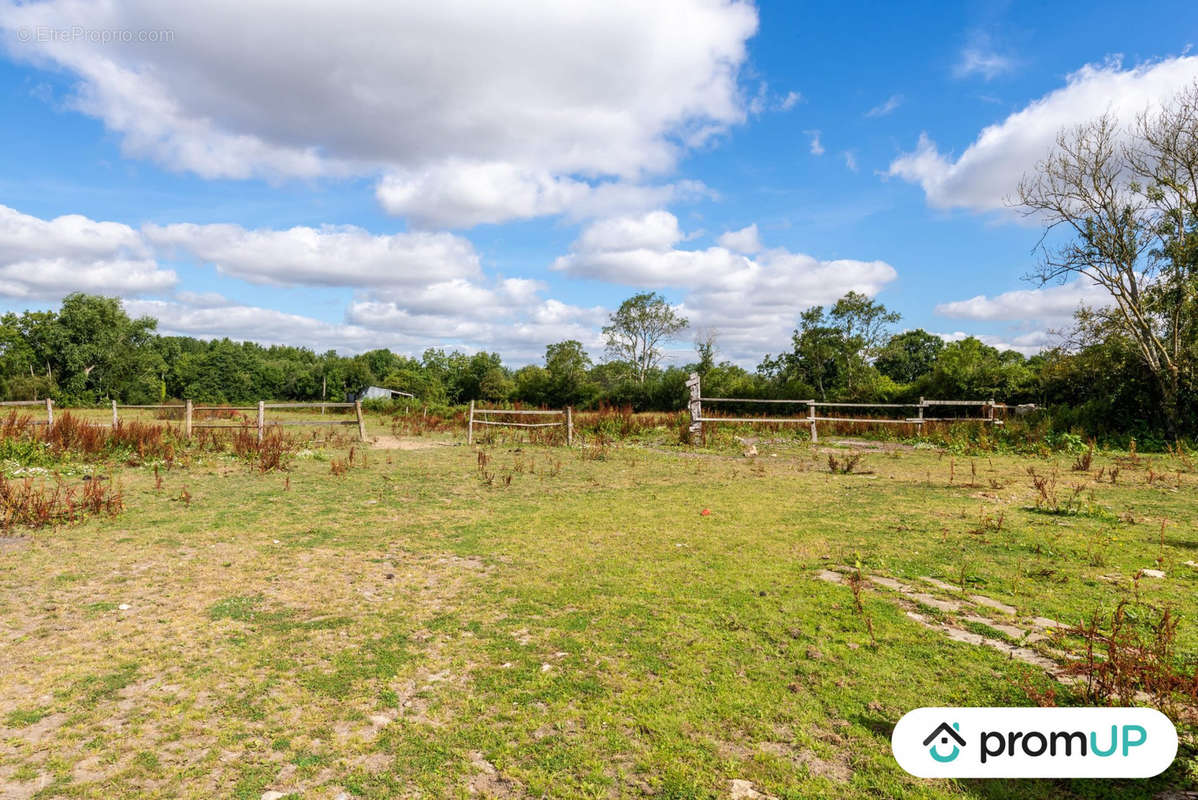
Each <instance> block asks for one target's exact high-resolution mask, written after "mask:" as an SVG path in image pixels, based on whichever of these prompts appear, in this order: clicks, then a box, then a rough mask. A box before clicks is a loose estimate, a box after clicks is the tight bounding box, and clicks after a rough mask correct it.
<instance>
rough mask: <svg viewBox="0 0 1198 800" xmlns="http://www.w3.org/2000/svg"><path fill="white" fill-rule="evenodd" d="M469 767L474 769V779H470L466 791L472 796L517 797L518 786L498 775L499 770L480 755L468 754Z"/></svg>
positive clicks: (518, 793) (518, 794) (509, 779)
mask: <svg viewBox="0 0 1198 800" xmlns="http://www.w3.org/2000/svg"><path fill="white" fill-rule="evenodd" d="M470 766H472V767H473V768H474V769H475V774H474V777H472V778H471V779H470V784H469V786H468V787H467V790H468V791H469V792H470V794H472V795H482V796H483V797H519V796H520V795H521V792H520V785H519V784H518V783H516V782H515V781H514V780H512V779H511V778H506V777H504V776H503V775H501V774H500V772H499V770H497V769H496V768H495V765H494V764H492V763H491V762H490V761H487V759H485V758H484V757H483V754H482V753H479V752H473V753H471V754H470Z"/></svg>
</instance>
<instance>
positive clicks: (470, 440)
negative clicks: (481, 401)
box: [466, 400, 474, 444]
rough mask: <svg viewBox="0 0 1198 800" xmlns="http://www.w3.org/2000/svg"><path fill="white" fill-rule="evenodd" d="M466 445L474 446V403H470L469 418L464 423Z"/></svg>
mask: <svg viewBox="0 0 1198 800" xmlns="http://www.w3.org/2000/svg"><path fill="white" fill-rule="evenodd" d="M466 444H474V401H473V400H471V401H470V418H469V419H468V420H467V421H466Z"/></svg>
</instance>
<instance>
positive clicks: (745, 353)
mask: <svg viewBox="0 0 1198 800" xmlns="http://www.w3.org/2000/svg"><path fill="white" fill-rule="evenodd" d="M650 217H652V219H650ZM749 230H754V226H749V228H746V229H742V230H741V231H737V232H735V234H736V236H737V238H739V239H741V240H747V239H748V236H747V235H745V234H746V232H747V231H749ZM616 231H619V232H637V231H640V232H644V231H654V232H657V235H655V236H650V235H627V234H622V235H615V234H613V232H616ZM754 234H755V230H754ZM684 238H685V237H684V236H683V234H682V232H681V231H680V230H679V229H678V226H677V220H676V219H673V215H672V214H668V213H667V212H656V213H655V214H653V215H646V216H645V217H640V218H631V219H623V220H605V221H603V222H602V223H595V224H594V225H592V226H591V227H589V228H588V229H586V230H584V231H583V233H582V235H581V236H580V237H579V239H578V241H577V242H575V244H574V246H573V248H572V250H571V252H570V253H569V254H568V255H565V256H561V257H559V258H558V259H557V260H556V261H555V262H554V264H553V269H554V270H557V271H559V272H564V273H567V274H569V275H572V276H575V277H582V278H592V279H596V280H602V281H607V282H609V283H618V284H623V285H627V286H632V287H636V288H651V289H665V288H677V289H681V290H683V299H682V303H681V306H680V310H681V311H682V313H683V314H684V315H686V316H688V317H689V318H690V321H691V324H692V325H694V326H700V327H708V328H713V329H716V330H718V331H719V332H720V346H721V349H722V350H723V351H724V352H726V353H728V354H729V356H730V357H732V358H734V359H739V360H745V361H752V360H753V359H759V358H760V357H761V355H762V354H763V353H764V352H766V351H768V350H776V349H777V348H780V347H784V346H785V345H786V342H788V341H789V337H790V332H791V331H792V330H793V328H794V326H795V323H796V321H797V319H798V316H799V313H800V312H801V311H802V310H803V309H805V308H808V307H810V306H812V305H823V304H827V303H831V302H834V301H835V300H836V299H838V298H839V297H841V296H843V295H844V294H845V293H846V292H848V291H858V292H862V293H864V294H867V295H870V296H873V295H875V294H877V293H878V292H879V291H881V289H882V288H883V287H885V285H886V284H888V283H889V282H891V281H893V280H894V279H895V277H897V273H896V272H895V270H894V268H893V267H891V266H890V265H889V264H887V263H885V262H883V261H856V260H851V259H838V260H833V261H821V260H819V259H816V258H813V257H811V256H808V255H804V254H801V253H792V252H790V251H788V250H786V249H783V248H774V249H767V250H763V251H761V252H759V253H757V254H756V255H754V256H753V257H751V258H750V257H748V256H747V255H743V254H741V253H737V252H734V251H733V250H732V249H731V248H729V247H726V246H718V247H709V248H707V249H704V250H679V249H677V248H675V247H674V245H675V244H676V243H677V242H679V241H682V240H683V239H684ZM754 238H755V237H754ZM744 243H745V241H741V242H740V244H744ZM724 244H728V242H727V241H721V245H724ZM757 244H758V246H760V242H757ZM753 363H756V362H755V361H754V362H753Z"/></svg>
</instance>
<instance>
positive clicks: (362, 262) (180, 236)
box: [143, 223, 481, 286]
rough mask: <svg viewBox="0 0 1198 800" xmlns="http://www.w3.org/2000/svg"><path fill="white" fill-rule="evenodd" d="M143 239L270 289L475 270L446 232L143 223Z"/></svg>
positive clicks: (393, 281)
mask: <svg viewBox="0 0 1198 800" xmlns="http://www.w3.org/2000/svg"><path fill="white" fill-rule="evenodd" d="M143 230H144V233H145V236H146V238H147V239H148V240H149V241H150V242H152V243H153V244H154V245H156V246H158V247H159V248H161V249H163V250H170V249H178V250H182V251H186V252H187V253H190V254H192V255H194V256H195V257H196V258H198V259H199V260H201V261H204V262H208V263H212V264H215V265H216V268H217V270H219V271H220V272H221V273H223V274H226V275H231V276H234V277H237V278H242V279H243V280H247V281H250V282H252V283H259V284H269V285H273V286H301V285H306V286H418V285H427V284H429V283H432V282H435V281H444V280H451V279H454V278H473V277H476V276H478V275H480V274H481V270H480V268H479V258H478V254H477V253H476V252H475V251H474V246H473V245H471V244H470V242H469V241H468V240H466V239H463V238H462V237H460V236H455V235H453V234H450V233H423V232H416V233H396V234H391V235H374V234H371V233H370V232H368V231H365V230H363V229H362V228H357V227H354V226H349V225H346V226H329V225H326V226H323V227H321V228H308V227H302V226H300V227H295V228H289V229H287V230H271V229H260V230H247V229H246V228H243V227H241V226H240V225H229V224H216V225H193V224H191V223H179V224H174V225H147V226H145V228H144V229H143Z"/></svg>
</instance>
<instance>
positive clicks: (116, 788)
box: [0, 418, 1198, 799]
mask: <svg viewBox="0 0 1198 800" xmlns="http://www.w3.org/2000/svg"><path fill="white" fill-rule="evenodd" d="M371 433H372V434H373V435H378V436H381V437H382V440H381V441H379V442H377V443H376V446H364V445H361V444H356V445H351V444H349V443H348V442H344V443H341V444H338V445H335V446H328V447H321V446H314V447H310V448H308V449H306V450H304V451H301V452H300V453H299V454H298V455H297V456H296V458H295V460H294V461H293V462H292V463H291V466H290V469H289V470H288V471H286V472H269V473H266V474H261V473H259V472H257V471H254V470H252V469H250V468H249V467H247V466H246V464H245V463H244V462H242V461H237V460H234V459H232V458H231V457H227V456H220V455H213V454H208V455H201V456H198V457H197V458H196V459H195V460H194V461H192V463H191V464H190V466H188V467H186V468H175V469H172V470H170V471H165V470H163V471H161V472H160V473H159V477H160V478H161V485H158V484H157V483H156V477H155V475H154V473H153V471H152V470H151V469H150V468H149V467H146V466H143V467H127V466H126V467H113V468H112V469H111V470H110V471H107V472H105V474H109V475H111V480H112V481H113V483H114V485H115V486H118V487H119V488H120V490H121V491H122V493H123V498H124V503H125V505H126V510H125V511H124V512H123V513H121V514H120V515H118V516H116V517H113V518H107V517H102V518H95V519H91V520H89V521H86V522H83V523H80V524H76V525H71V526H66V527H59V528H55V529H50V528H44V529H39V530H35V531H27V530H21V529H13V530H10V531H7V532H6V533H3V534H0V535H2V536H3V537H4V538H0V797H6V798H7V797H13V798H20V797H96V798H111V797H195V798H208V797H235V798H255V799H256V798H261V797H263V796H264V794H266V793H268V792H278V793H282V794H283V795H294V796H297V797H316V798H334V797H337V796H339V795H344V796H348V797H362V798H365V797H377V798H383V797H471V796H478V797H486V796H494V797H554V798H557V797H588V798H589V797H594V798H607V797H642V796H647V795H653V796H655V797H658V798H689V797H729V796H732V795H733V793H734V790H735V792H738V793H742V796H753V795H745V794H743V792H745V791H746V789H745V788H744V787H745V786H746V784H745V783H735V784H734V783H733V782H734V781H736V782H748V783H750V784H751V785H752V787H753V791H756V792H760V793H761V794H762V795H768V796H771V797H775V798H811V797H829V798H857V797H880V798H885V797H904V798H907V797H909V798H954V797H984V798H1000V797H1012V798H1015V797H1020V798H1022V797H1033V798H1046V799H1047V798H1058V797H1086V798H1090V797H1092V798H1100V797H1101V798H1132V797H1154V796H1158V795H1160V796H1168V795H1167V794H1164V795H1162V794H1161V793H1167V792H1169V791H1175V790H1179V789H1185V788H1191V789H1192V788H1193V787H1194V784H1195V782H1196V781H1198V758H1196V756H1195V753H1194V750H1193V741H1194V739H1193V733H1192V731H1193V728H1192V727H1189V729H1188V730H1189V731H1190V733H1188V734H1187V737H1186V738H1187V744H1186V745H1184V746H1183V750H1182V753H1181V755H1179V758H1178V760H1177V762H1176V763H1175V764H1174V766H1173V767H1172V768H1171V769H1170V770H1169V771H1168V772H1167V773H1165V774H1164V775H1163V776H1161V777H1159V778H1157V779H1154V780H1152V781H1147V782H1143V781H1140V782H1122V783H1120V782H1109V781H1101V782H1100V781H1063V782H1048V781H956V782H953V781H926V780H919V779H916V778H913V777H910V776H908V775H907V774H906V773H904V772H903V771H902V770H900V769H899V767H898V766H897V765H896V764H895V762H894V761H893V759H892V757H891V756H890V746H889V735H890V731H891V729H892V727H893V725H894V723H895V722H896V721H897V720H898V719H899V717H900V716H902V714H904V713H905V712H906V711H908V710H910V709H912V708H916V707H919V706H928V705H1027V704H1032V703H1034V702H1036V699H1037V698H1038V699H1039V700H1040V701H1044V698H1045V697H1046V696H1047V695H1048V694H1049V693H1051V692H1053V691H1055V693H1056V696H1055V700H1056V702H1058V703H1079V702H1081V699H1080V696H1079V695H1078V687H1076V686H1067V685H1063V684H1059V683H1056V682H1055V681H1054V680H1053V679H1052V678H1050V677H1049V676H1048V674H1047V673H1046V672H1045V669H1044V668H1043V667H1042V666H1036V665H1034V664H1028V663H1025V662H1024V661H1021V660H1019V659H1018V658H1013V657H1012V656H1011V655H1010V654H1009V653H1008V652H1006V651H1004V650H1002V649H999V648H997V647H993V646H985V645H978V644H976V643H972V642H971V641H958V640H954V638H953V637H951V636H948V635H946V631H954V630H955V631H962V630H964V631H968V632H972V633H973V634H974V635H975V636H977V637H982V636H985V637H986V639H987V641H990V642H995V641H997V642H1005V643H1006V644H1008V645H1010V646H1011V649H1020V650H1021V651H1025V652H1030V653H1033V654H1036V655H1037V656H1038V657H1041V658H1043V657H1046V656H1048V657H1051V656H1053V654H1054V653H1057V652H1058V649H1059V648H1060V647H1063V646H1065V645H1066V644H1067V642H1059V641H1054V639H1053V638H1052V635H1053V634H1054V631H1052V630H1049V631H1044V630H1043V628H1044V627H1045V626H1047V627H1053V625H1049V624H1048V623H1049V622H1051V623H1053V624H1055V625H1056V626H1059V627H1061V628H1063V627H1064V626H1067V625H1071V624H1076V623H1082V622H1084V621H1086V620H1088V619H1090V617H1091V616H1092V615H1093V614H1094V613H1095V611H1096V610H1099V609H1101V610H1102V611H1103V613H1105V614H1106V615H1107V617H1108V618H1109V615H1110V613H1111V612H1112V611H1113V609H1114V608H1115V606H1116V604H1117V603H1118V602H1119V601H1120V600H1122V599H1130V600H1132V601H1135V603H1136V607H1137V608H1143V607H1145V606H1148V605H1155V606H1158V607H1163V606H1171V607H1172V608H1173V609H1174V610H1175V611H1176V612H1177V613H1179V614H1180V615H1181V618H1180V622H1179V623H1178V627H1177V630H1176V647H1177V649H1178V653H1179V654H1180V656H1179V657H1180V658H1183V659H1184V658H1185V657H1187V655H1186V654H1188V657H1190V658H1192V657H1194V655H1195V654H1198V624H1196V623H1195V619H1194V617H1193V614H1194V611H1195V599H1196V598H1198V568H1195V567H1193V566H1190V565H1187V564H1186V562H1195V561H1198V533H1196V530H1198V502H1195V500H1196V496H1198V475H1196V474H1195V473H1194V472H1192V471H1191V468H1190V467H1189V465H1188V464H1187V463H1185V462H1184V459H1174V458H1170V457H1165V456H1156V457H1152V458H1151V459H1145V458H1142V457H1141V458H1139V459H1135V460H1133V459H1129V458H1127V455H1126V454H1099V455H1097V456H1095V457H1094V461H1093V463H1092V464H1091V465H1090V468H1089V469H1088V470H1086V471H1074V470H1072V469H1071V466H1072V464H1073V460H1074V456H1072V455H1070V456H1065V455H1061V456H1058V457H1056V458H1055V459H1053V458H1049V459H1028V458H1016V457H1012V456H998V455H994V456H989V457H988V456H977V457H973V458H970V457H968V456H960V455H958V456H953V455H949V454H947V453H943V452H940V451H936V450H930V449H913V448H908V447H902V446H892V445H890V446H887V447H886V448H885V449H881V448H878V449H874V448H875V447H877V446H875V445H870V447H869V448H868V450H867V452H866V453H865V455H864V456H863V458H862V459H861V461H860V462H859V463H858V464H857V465H856V466H855V468H854V472H853V473H852V474H839V473H835V472H832V471H830V469H829V463H828V455H829V454H832V455H833V456H834V457H835V458H837V459H838V460H840V461H843V459H844V458H845V457H846V455H847V454H849V453H851V452H859V451H860V450H861V448H860V447H847V446H837V445H836V444H835V441H836V440H835V438H834V437H829V440H828V442H826V443H824V444H821V445H818V446H814V447H813V446H811V445H808V444H805V443H801V442H786V443H780V442H770V441H767V440H762V441H759V442H757V443H756V447H757V451H758V454H757V455H756V456H753V457H746V456H745V455H744V454H743V452H742V447H741V445H739V444H732V445H729V444H727V439H726V437H725V439H724V441H725V443H726V444H725V446H722V447H721V446H714V445H713V446H711V447H709V448H706V449H700V450H691V449H688V448H683V447H679V446H676V445H674V444H672V443H669V442H668V441H667V440H668V439H669V438H671V436H672V432H671V431H668V430H667V431H666V432H665V433H664V434H663V437H662V441H661V442H660V443H659V444H652V443H644V442H642V443H639V444H631V443H630V444H627V445H625V446H594V443H593V442H592V443H591V444H592V446H588V447H582V448H578V447H576V448H574V449H571V450H567V449H565V448H556V447H540V446H531V445H527V444H518V443H513V442H508V443H506V444H492V445H483V446H482V447H473V448H470V447H466V446H465V445H464V444H463V437H461V436H460V435H459V436H453V435H448V434H442V435H436V436H424V437H400V438H396V437H393V436H390V435H389V434H390V433H391V431H390V430H389V429H388V428H386V427H384V426H383V425H381V424H379V421H378V419H377V418H375V419H373V421H372V429H371ZM378 445H385V447H380V446H378ZM351 446H352V447H353V448H354V452H353V456H352V462H351V461H350V454H349V448H350V447H351ZM480 453H482V454H483V455H482V456H481V457H480ZM1116 459H1118V460H1116ZM334 464H338V465H341V464H344V465H346V469H345V470H344V472H343V474H333V473H334V469H333V466H334ZM1112 466H1118V467H1119V470H1120V471H1119V473H1118V477H1117V481H1116V483H1113V484H1112V483H1110V479H1109V472H1110V468H1111V467H1112ZM1029 467H1032V468H1034V469H1035V470H1036V471H1037V474H1038V475H1040V476H1042V477H1043V476H1050V475H1053V474H1055V476H1056V487H1055V489H1053V491H1054V492H1055V493H1056V494H1057V495H1058V497H1057V500H1056V503H1055V506H1057V507H1055V508H1054V507H1052V506H1053V504H1051V503H1049V502H1048V500H1046V499H1045V496H1044V494H1043V493H1042V492H1041V491H1039V490H1037V489H1036V488H1035V487H1034V486H1033V479H1032V476H1030V475H1029V474H1028V468H1029ZM80 471H82V470H80ZM337 471H339V472H340V471H341V470H340V469H338V470H337ZM1100 471H1101V474H1102V475H1103V476H1104V477H1103V478H1102V479H1101V481H1100V480H1099V479H1098V478H1097V476H1098V475H1099V474H1100ZM67 473H68V474H75V475H76V476H77V475H78V471H76V472H74V473H71V470H69V469H68V470H67ZM74 479H76V480H77V479H78V478H77V477H76V478H74ZM1074 485H1079V486H1082V487H1083V488H1082V490H1081V491H1079V492H1075V491H1074V490H1073V489H1072V488H1071V487H1072V486H1074ZM1049 488H1051V487H1049ZM1037 501H1039V503H1040V508H1037V507H1036V506H1037ZM1162 523H1163V525H1162ZM858 564H859V565H860V569H861V572H862V575H863V576H864V579H865V580H864V582H863V583H862V584H860V585H859V588H860V589H861V592H860V599H861V604H860V606H858V604H857V602H856V600H855V598H854V592H853V591H852V590H851V587H850V585H849V583H850V580H849V577H848V575H847V574H846V567H855V566H856V565H858ZM1144 569H1153V570H1161V571H1162V572H1164V573H1165V577H1163V578H1150V577H1145V576H1142V575H1140V571H1141V570H1144ZM1138 575H1139V577H1137V576H1138ZM925 578H930V579H934V581H938V582H939V583H933V582H929V581H926V580H924V579H925ZM896 581H897V582H898V583H895V582H896ZM895 587H900V588H895ZM913 587H914V588H917V589H918V591H913ZM978 597H981V598H983V599H987V600H990V601H996V602H995V603H993V604H992V605H988V604H985V603H982V602H980V601H978V600H977V599H976V598H978ZM996 605H1006V606H1010V607H1012V608H1010V609H1006V610H1003V609H1000V608H996V607H993V606H996ZM1012 610H1013V611H1014V612H1015V613H1013V614H1011V613H1009V612H1010V611H1012ZM1035 618H1042V619H1041V622H1040V623H1035V622H1033V620H1034V619H1035ZM1037 624H1039V625H1040V627H1037ZM995 626H998V627H995ZM1004 628H1005V629H1006V631H1005V632H1004V630H1003V629H1004ZM1012 629H1017V630H1015V631H1014V632H1013V631H1012ZM871 630H872V632H871ZM1019 630H1024V631H1028V632H1037V631H1039V632H1041V633H1043V634H1044V635H1046V636H1048V637H1049V638H1046V639H1042V640H1040V641H1034V642H1033V641H1032V639H1034V638H1038V637H1036V636H1024V635H1022V634H1019V632H1018V631H1019ZM958 638H960V637H958ZM966 638H967V637H966ZM1058 655H1059V653H1058ZM1192 712H1193V709H1192V708H1191V709H1190V710H1189V712H1188V713H1192ZM270 796H271V797H277V796H279V795H270Z"/></svg>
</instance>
